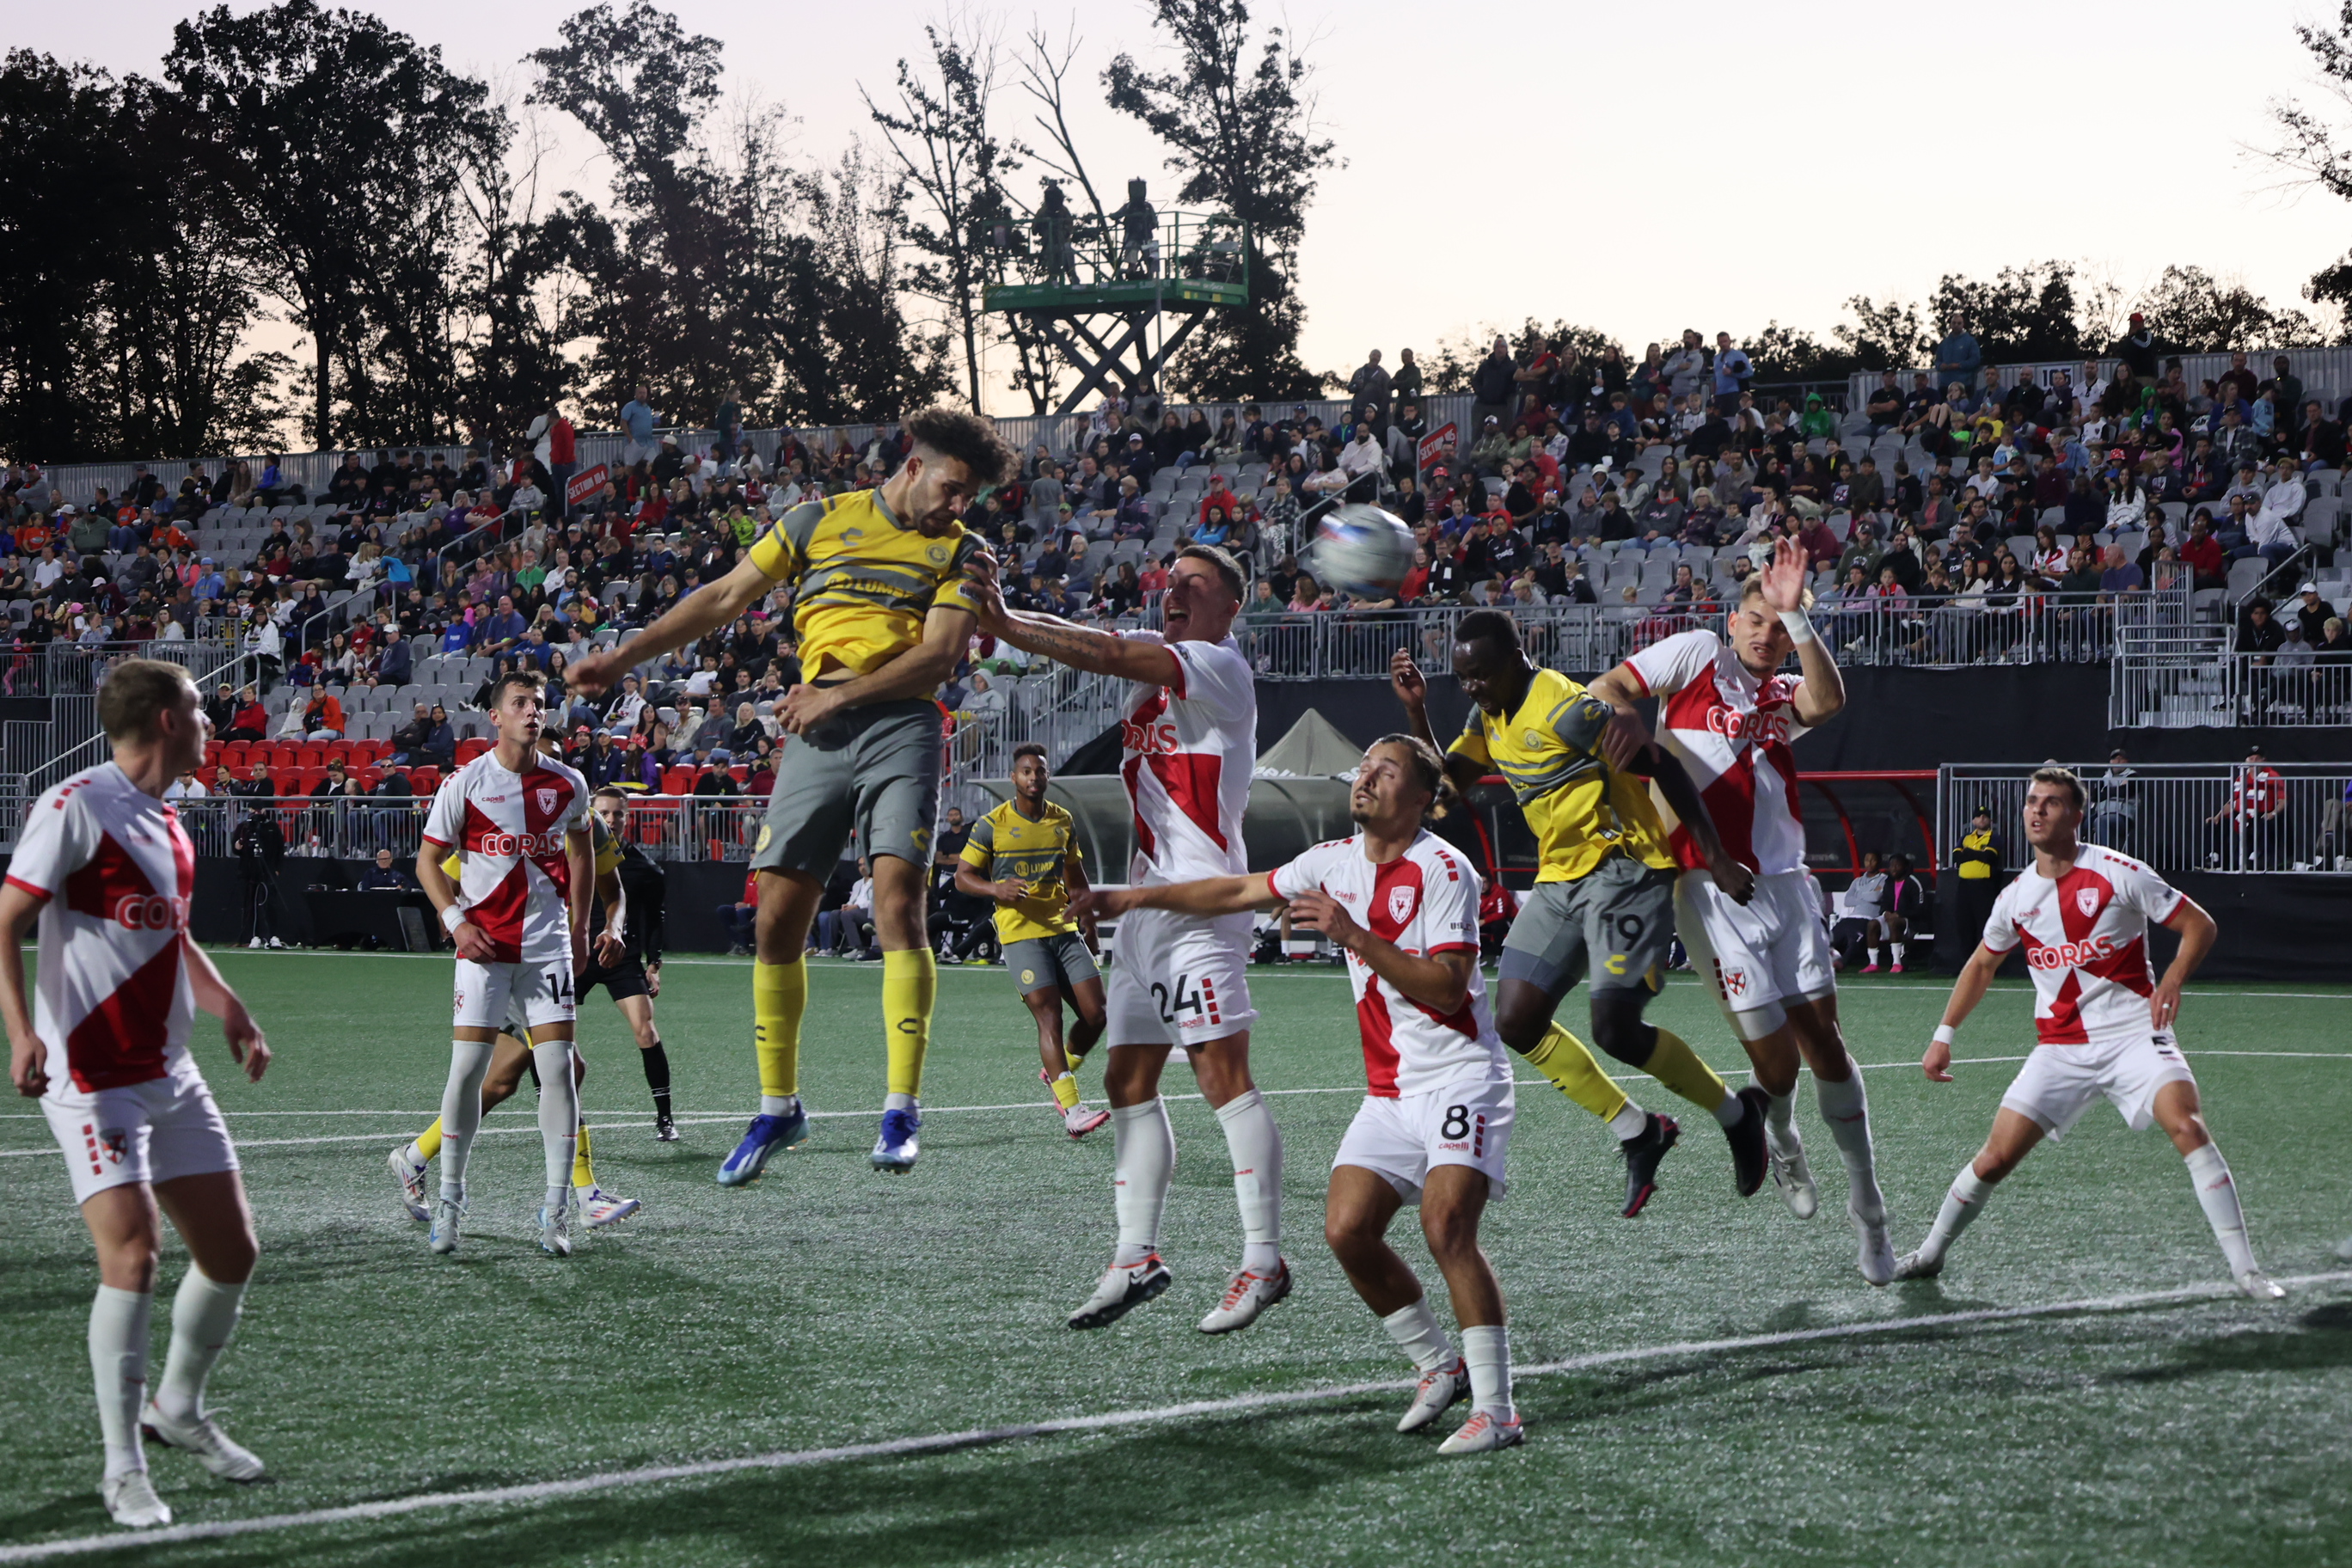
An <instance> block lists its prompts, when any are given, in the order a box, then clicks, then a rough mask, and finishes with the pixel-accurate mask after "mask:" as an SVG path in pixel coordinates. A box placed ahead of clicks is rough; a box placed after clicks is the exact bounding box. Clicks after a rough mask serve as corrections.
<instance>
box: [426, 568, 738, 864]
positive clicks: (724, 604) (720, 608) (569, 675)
mask: <svg viewBox="0 0 2352 1568" xmlns="http://www.w3.org/2000/svg"><path fill="white" fill-rule="evenodd" d="M761 559H762V558H761V555H760V554H759V553H758V552H756V551H755V552H751V553H747V554H746V555H745V556H744V557H743V559H742V560H740V561H739V562H737V563H735V569H734V570H733V571H731V572H730V573H728V574H727V575H726V576H724V577H721V578H720V579H719V581H718V582H716V583H713V584H709V586H707V587H704V588H702V589H700V590H698V591H697V592H696V593H694V594H692V595H688V597H687V599H686V601H685V602H684V603H683V604H681V605H677V607H676V608H675V609H672V610H670V611H669V612H668V613H667V614H666V615H663V616H659V617H658V618H656V620H655V621H654V623H653V625H651V626H647V627H646V629H645V630H643V631H641V632H639V633H638V634H637V635H636V636H635V637H631V638H629V639H628V640H627V641H626V642H624V643H622V644H621V645H620V646H619V647H612V648H607V649H606V650H604V652H602V653H589V654H583V655H581V656H580V657H579V658H576V659H574V660H572V663H571V664H569V665H567V666H565V668H564V679H565V681H566V682H567V683H568V684H569V685H570V686H571V687H572V689H573V690H575V691H585V692H590V693H595V692H600V691H605V690H609V689H611V688H612V685H613V683H614V681H617V680H618V679H621V677H622V676H623V675H625V674H626V673H627V672H628V671H630V670H632V669H635V668H636V667H637V666H638V665H641V664H643V663H645V662H646V660H647V659H649V658H660V657H661V656H662V655H664V654H666V653H674V652H676V651H677V649H679V648H682V647H686V645H687V644H688V643H691V642H698V641H699V640H700V639H701V638H702V637H703V636H704V634H706V633H708V632H711V631H715V630H717V629H718V628H719V627H720V626H727V625H729V624H730V623H731V622H733V621H734V619H735V617H737V616H740V615H741V614H742V613H743V612H744V611H746V610H748V609H750V608H751V606H752V605H756V604H758V603H759V602H760V601H761V599H762V598H765V597H766V596H767V595H768V593H769V591H770V590H771V589H772V588H774V587H775V585H776V581H777V579H776V578H775V577H773V576H772V575H771V574H769V573H768V572H767V571H766V570H765V569H763V568H762V566H761ZM418 880H419V881H422V880H423V878H421V877H420V878H418Z"/></svg>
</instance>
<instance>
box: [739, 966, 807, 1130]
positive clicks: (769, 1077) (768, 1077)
mask: <svg viewBox="0 0 2352 1568" xmlns="http://www.w3.org/2000/svg"><path fill="white" fill-rule="evenodd" d="M807 1010H808V965H807V964H805V963H802V962H801V961H800V960H799V959H797V958H796V959H794V960H793V961H792V962H791V963H758V962H756V961H755V962H754V963H752V965H751V1039H752V1045H753V1048H754V1049H755V1050H757V1051H758V1053H759V1057H760V1093H761V1095H762V1096H766V1095H775V1096H779V1097H781V1096H783V1095H787V1094H798V1093H799V1092H800V1091H801V1015H802V1014H803V1013H804V1012H806V1011H807Z"/></svg>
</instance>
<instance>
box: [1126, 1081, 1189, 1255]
mask: <svg viewBox="0 0 2352 1568" xmlns="http://www.w3.org/2000/svg"><path fill="white" fill-rule="evenodd" d="M1110 1140H1111V1187H1112V1190H1113V1202H1114V1205H1115V1206H1116V1207H1117V1208H1118V1256H1117V1257H1115V1258H1112V1260H1111V1261H1112V1262H1113V1263H1114V1264H1115V1265H1117V1266H1118V1267H1119V1268H1130V1267H1132V1266H1133V1265H1135V1264H1138V1263H1140V1262H1142V1261H1143V1260H1144V1259H1145V1258H1149V1257H1150V1256H1151V1255H1152V1254H1153V1253H1155V1252H1157V1251H1159V1250H1160V1211H1161V1210H1163V1209H1165V1208H1166V1207H1167V1206H1168V1186H1169V1184H1170V1183H1171V1182H1172V1181H1173V1180H1175V1176H1176V1130H1175V1129H1174V1128H1173V1127H1171V1126H1170V1125H1169V1124H1168V1107H1167V1104H1166V1103H1165V1102H1164V1101H1162V1100H1160V1097H1159V1096H1157V1095H1154V1096H1152V1097H1151V1098H1150V1100H1145V1101H1144V1102H1143V1103H1142V1104H1141V1105H1117V1106H1113V1107H1112V1108H1111V1112H1110Z"/></svg>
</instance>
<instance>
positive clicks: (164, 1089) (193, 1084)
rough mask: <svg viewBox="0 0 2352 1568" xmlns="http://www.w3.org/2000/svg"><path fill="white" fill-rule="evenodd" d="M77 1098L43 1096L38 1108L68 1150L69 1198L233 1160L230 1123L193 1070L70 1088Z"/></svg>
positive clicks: (205, 1170) (230, 1164) (225, 1167)
mask: <svg viewBox="0 0 2352 1568" xmlns="http://www.w3.org/2000/svg"><path fill="white" fill-rule="evenodd" d="M74 1098H75V1099H76V1100H85V1101H87V1102H88V1103H86V1104H80V1105H72V1104H60V1103H58V1101H57V1100H47V1099H44V1100H42V1101H41V1111H42V1113H43V1114H44V1115H46V1116H47V1118H48V1121H49V1131H51V1132H53V1133H55V1134H57V1140H58V1147H59V1148H61V1149H63V1150H64V1151H65V1152H66V1172H67V1173H68V1175H70V1176H71V1177H72V1178H73V1194H74V1202H75V1203H76V1204H77V1205H79V1204H84V1203H88V1202H89V1199H90V1197H91V1195H92V1194H97V1193H102V1192H104V1191H105V1190H106V1189H107V1188H109V1187H120V1186H122V1185H125V1184H129V1183H131V1182H169V1181H173V1180H176V1179H177V1178H179V1177H181V1176H203V1175H209V1174H210V1173H213V1172H215V1171H234V1170H236V1168H237V1163H236V1145H235V1144H233V1143H231V1142H229V1137H228V1124H227V1123H226V1121H222V1120H221V1113H220V1108H219V1107H218V1106H216V1105H215V1104H214V1103H213V1091H212V1090H211V1089H208V1088H206V1087H205V1080H204V1079H201V1078H199V1077H197V1076H196V1075H195V1074H194V1073H188V1074H185V1075H184V1076H178V1077H172V1078H159V1079H152V1080H151V1081H149V1082H146V1083H133V1084H126V1085H124V1086H123V1087H122V1088H121V1089H100V1090H98V1091H97V1092H96V1093H95V1094H89V1095H79V1094H78V1095H76V1096H75V1097H74Z"/></svg>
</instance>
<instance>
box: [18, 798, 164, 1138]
mask: <svg viewBox="0 0 2352 1568" xmlns="http://www.w3.org/2000/svg"><path fill="white" fill-rule="evenodd" d="M8 880H9V881H10V882H12V883H14V884H15V885H16V886H17V887H19V888H21V889H24V890H25V891H26V892H27V893H30V894H32V895H33V896H34V897H35V898H37V899H39V900H43V902H42V906H41V920H40V928H39V936H40V955H41V962H40V973H39V976H38V977H37V979H36V981H35V983H34V986H33V1027H34V1029H35V1030H36V1031H37V1033H38V1034H39V1036H40V1037H41V1041H42V1043H43V1044H44V1045H45V1046H47V1047H48V1075H49V1087H48V1092H47V1094H46V1095H45V1096H44V1097H43V1098H45V1099H47V1100H54V1101H56V1102H58V1104H60V1105H67V1106H74V1107H78V1108H86V1107H88V1106H89V1105H90V1104H91V1103H92V1102H93V1101H92V1099H91V1097H92V1096H93V1095H95V1094H96V1093H97V1091H98V1090H100V1089H120V1088H122V1087H123V1086H124V1085H126V1084H134V1083H147V1082H150V1081H152V1080H153V1079H162V1078H182V1077H184V1078H193V1079H201V1078H202V1076H203V1075H202V1074H200V1073H199V1072H198V1071H197V1070H196V1064H195V1060H194V1058H192V1057H191V1056H189V1054H188V1029H189V1026H190V1024H191V1023H192V1022H193V1021H194V1017H195V1010H196V1007H195V994H194V991H193V990H192V989H191V987H190V985H189V983H188V975H187V967H186V965H185V964H184V963H183V962H182V953H183V951H184V941H185V938H186V934H187V930H188V900H190V899H191V898H193V897H194V895H195V890H196V850H195V846H194V845H193V844H191V843H190V842H189V841H188V836H187V834H186V832H185V831H184V830H183V829H182V827H181V826H180V819H179V814H178V813H177V812H175V811H173V809H172V807H171V806H169V805H165V804H164V803H163V802H162V801H160V800H157V799H156V798H155V797H154V796H153V795H148V794H146V793H145V792H144V791H142V790H141V789H140V788H139V787H138V786H137V785H136V784H132V783H131V779H130V777H129V775H127V774H126V773H123V771H122V770H121V768H119V767H116V766H115V765H114V764H113V763H101V764H100V766H98V767H94V768H91V769H89V771H88V772H86V773H76V774H75V775H74V776H73V777H71V778H69V779H68V780H66V781H65V782H64V783H63V784H58V785H57V786H56V787H55V788H53V789H50V790H48V791H47V792H45V793H44V794H43V795H41V798H40V799H38V800H37V801H35V802H34V803H33V807H32V809H31V810H30V811H27V812H26V814H25V826H24V828H23V830H22V831H21V832H20V833H19V834H18V835H17V839H16V854H15V856H14V858H11V859H10V860H9V862H8Z"/></svg>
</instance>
